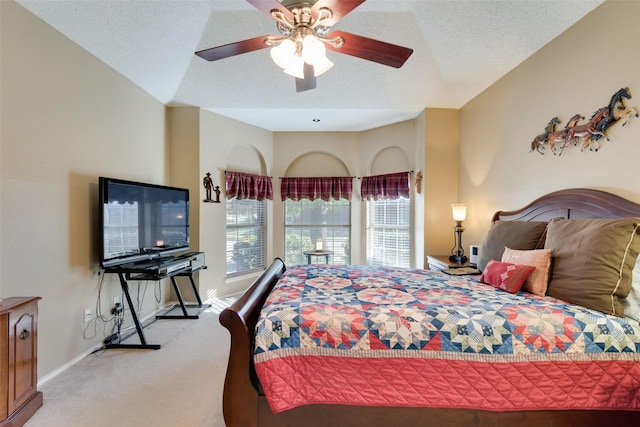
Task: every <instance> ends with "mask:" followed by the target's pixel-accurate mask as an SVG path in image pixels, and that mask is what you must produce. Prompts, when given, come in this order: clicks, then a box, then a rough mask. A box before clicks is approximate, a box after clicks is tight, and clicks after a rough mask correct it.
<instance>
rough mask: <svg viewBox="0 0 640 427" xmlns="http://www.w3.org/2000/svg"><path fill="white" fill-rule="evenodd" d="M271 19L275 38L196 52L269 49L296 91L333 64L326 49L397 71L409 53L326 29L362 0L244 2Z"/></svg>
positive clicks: (225, 54) (213, 54)
mask: <svg viewBox="0 0 640 427" xmlns="http://www.w3.org/2000/svg"><path fill="white" fill-rule="evenodd" d="M247 1H248V2H249V3H251V4H252V5H253V6H254V7H256V8H257V9H259V10H260V11H262V12H263V13H265V14H266V15H268V16H270V17H271V19H273V20H274V21H276V26H277V28H278V32H279V33H280V34H278V35H264V36H260V37H254V38H252V39H248V40H243V41H239V42H235V43H229V44H226V45H223V46H217V47H212V48H209V49H204V50H200V51H198V52H196V53H195V54H196V55H198V56H199V57H201V58H204V59H206V60H208V61H217V60H219V59H224V58H229V57H231V56H235V55H240V54H243V53H248V52H253V51H256V50H260V49H264V48H267V47H271V48H272V49H271V58H272V59H273V60H274V62H275V63H276V64H277V65H279V66H280V67H281V68H283V70H284V72H285V73H287V74H290V75H292V76H294V77H295V78H296V91H297V92H303V91H306V90H310V89H314V88H315V87H316V77H317V76H319V75H320V74H322V73H324V72H325V71H327V70H328V69H329V68H331V67H332V66H333V63H332V62H331V61H330V60H329V59H328V58H327V57H326V54H325V53H326V49H329V50H331V51H334V52H338V53H343V54H346V55H351V56H355V57H358V58H361V59H366V60H368V61H373V62H377V63H379V64H384V65H388V66H390V67H394V68H400V67H402V65H403V64H404V63H405V62H406V61H407V59H409V56H411V54H412V53H413V49H409V48H406V47H402V46H398V45H394V44H391V43H386V42H382V41H379V40H374V39H370V38H367V37H363V36H359V35H356V34H351V33H347V32H344V31H337V30H334V31H331V26H333V25H335V24H336V23H337V22H338V21H340V19H342V18H343V17H344V16H346V15H347V14H348V13H349V12H351V11H352V10H353V9H355V8H356V7H358V6H359V5H360V4H362V3H364V1H365V0H282V1H278V0H247Z"/></svg>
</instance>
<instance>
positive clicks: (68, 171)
mask: <svg viewBox="0 0 640 427" xmlns="http://www.w3.org/2000/svg"><path fill="white" fill-rule="evenodd" d="M0 8H1V9H2V22H1V31H2V33H1V43H2V45H1V54H2V58H1V59H2V75H1V91H2V100H1V104H2V107H1V111H2V116H1V120H0V121H1V123H2V132H1V138H2V139H1V146H0V147H1V150H2V158H1V159H2V164H1V169H0V173H1V186H0V188H1V192H2V203H1V205H0V209H1V219H2V221H1V223H0V224H1V225H0V230H1V231H0V232H1V234H2V240H1V241H0V254H1V258H0V259H1V265H0V297H8V296H19V295H38V296H41V297H42V298H43V299H42V301H41V303H40V321H39V335H38V340H39V349H38V350H39V357H38V362H39V366H38V371H39V377H42V376H44V375H47V374H49V373H51V372H52V371H54V370H56V369H58V368H60V367H61V366H63V365H65V364H66V363H68V362H70V361H71V360H73V359H74V358H75V357H77V356H78V355H80V354H82V353H83V352H85V351H87V350H88V349H90V348H91V347H92V346H93V345H95V344H97V343H99V342H101V341H102V339H103V338H104V336H103V325H102V324H101V323H100V324H95V323H89V324H87V323H85V322H84V316H83V309H84V307H92V308H93V309H94V310H95V306H96V300H97V295H98V286H99V283H100V282H101V281H102V280H103V276H98V275H97V274H96V272H97V271H98V268H97V263H98V260H97V253H98V250H97V236H96V234H95V230H96V227H97V211H98V208H97V206H98V205H97V182H98V176H100V175H106V176H115V177H119V178H125V179H133V180H139V181H145V182H154V183H164V182H165V180H166V170H167V155H166V151H165V144H166V142H167V134H166V120H165V107H164V106H163V105H162V104H161V103H160V102H158V101H157V100H155V99H153V98H151V97H150V96H149V95H147V94H146V93H144V92H143V91H142V90H141V89H139V88H138V87H136V86H134V85H133V84H132V83H131V82H130V81H128V80H127V79H125V78H124V77H122V76H121V75H119V74H117V73H116V72H115V71H113V70H112V69H111V68H109V67H107V66H105V65H104V64H103V63H102V62H100V61H98V60H97V59H96V58H95V57H93V56H92V55H90V54H89V53H87V52H86V51H84V50H82V49H80V48H79V47H78V46H77V45H75V44H74V43H71V42H70V41H69V40H68V39H66V38H65V37H64V36H62V35H61V34H60V33H58V32H57V31H54V30H53V29H51V28H50V27H49V26H48V25H46V24H44V23H43V22H42V21H40V20H39V19H38V18H35V17H34V16H33V15H31V14H30V13H28V12H27V11H26V10H24V9H23V8H22V7H20V6H18V5H16V4H15V3H13V2H7V1H2V2H0ZM111 276H112V275H108V276H107V277H104V293H103V297H104V301H103V306H102V310H103V312H104V313H105V314H106V315H107V316H109V308H110V307H111V305H112V301H113V299H112V297H113V296H114V295H119V294H120V286H119V282H118V281H117V278H116V277H111ZM165 288H166V286H165ZM149 294H150V295H153V292H149ZM157 306H158V303H156V301H155V299H154V298H148V299H147V300H146V301H145V305H144V307H143V315H145V314H147V315H148V314H149V313H151V312H152V311H153V310H155V308H156V307H157ZM94 326H96V328H94Z"/></svg>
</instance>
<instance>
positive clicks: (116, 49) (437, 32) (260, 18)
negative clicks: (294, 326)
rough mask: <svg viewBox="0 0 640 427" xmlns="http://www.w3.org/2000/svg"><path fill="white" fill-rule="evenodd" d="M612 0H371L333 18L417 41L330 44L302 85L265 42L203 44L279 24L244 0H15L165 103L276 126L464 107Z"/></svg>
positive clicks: (357, 126)
mask: <svg viewBox="0 0 640 427" xmlns="http://www.w3.org/2000/svg"><path fill="white" fill-rule="evenodd" d="M274 1H275V0H274ZM603 1H604V0H571V1H566V0H491V1H489V0H441V1H436V0H367V1H366V2H365V3H363V4H362V5H360V6H358V7H357V8H356V9H354V10H353V11H352V12H351V13H350V14H348V15H347V16H346V17H344V18H343V19H342V20H341V21H340V22H339V23H338V24H336V25H335V26H334V27H333V28H334V29H340V30H343V31H347V32H350V33H355V34H358V35H362V36H365V37H369V38H373V39H378V40H382V41H386V42H390V43H394V44H399V45H402V46H406V47H410V48H412V49H413V50H414V53H413V55H412V56H411V57H410V58H409V60H408V61H407V63H406V64H405V65H404V66H403V67H402V68H400V69H395V68H391V67H387V66H384V65H380V64H377V63H374V62H370V61H366V60H362V59H358V58H354V57H351V56H347V55H342V54H338V53H335V52H328V54H327V56H329V58H330V59H331V60H332V61H333V62H334V63H335V66H334V67H333V68H332V69H331V70H329V71H328V72H327V73H326V74H324V75H322V76H320V77H318V81H317V88H316V89H314V90H311V91H308V92H301V93H297V92H296V91H295V81H294V78H293V77H290V76H289V75H286V74H284V73H283V72H282V71H281V69H280V68H278V67H277V66H276V65H275V64H274V63H273V62H272V61H271V58H270V56H269V50H268V49H262V50H259V51H256V52H251V53H247V54H243V55H239V56H236V57H232V58H227V59H223V60H219V61H216V62H208V61H205V60H203V59H201V58H199V57H197V56H195V55H194V52H195V51H197V50H202V49H206V48H209V47H214V46H219V45H222V44H226V43H231V42H235V41H239V40H245V39H249V38H253V37H257V36H261V35H266V34H276V33H277V30H276V27H275V24H274V22H273V21H272V20H271V19H269V17H267V16H266V15H264V14H263V13H262V12H260V11H258V10H257V9H255V8H254V7H253V6H251V5H250V4H249V3H247V2H246V1H244V0H207V1H197V0H153V1H136V0H117V1H112V0H46V1H41V0H40V1H36V0H17V2H18V3H19V4H20V5H22V6H23V7H25V8H26V9H28V10H29V11H30V12H32V13H33V14H35V15H36V16H38V17H40V18H41V19H42V20H44V21H45V22H47V23H48V24H49V25H51V26H52V27H54V28H56V29H57V30H58V31H60V32H61V33H63V34H65V35H66V36H67V37H68V38H70V39H71V40H73V41H74V42H75V43H77V44H78V45H80V46H82V47H83V48H84V49H86V50H87V51H89V52H90V53H92V54H93V55H95V56H96V57H98V58H99V59H100V60H102V61H103V62H105V63H106V64H108V65H109V66H111V67H112V68H113V69H115V70H116V71H118V72H119V73H121V74H122V75H124V76H126V77H127V78H128V79H130V80H131V81H132V82H134V83H135V84H136V85H138V86H139V87H141V88H142V89H144V90H145V91H146V92H148V93H149V94H151V95H152V96H154V97H155V98H157V99H158V100H159V101H161V102H162V103H164V104H166V105H171V106H198V107H201V108H204V109H206V110H210V111H213V112H216V113H218V114H221V115H223V116H227V117H231V118H233V119H236V120H239V121H242V122H246V123H250V124H253V125H255V126H259V127H261V128H264V129H268V130H271V131H361V130H366V129H370V128H375V127H379V126H383V125H386V124H390V123H395V122H399V121H403V120H407V119H411V118H414V117H416V115H417V114H419V113H420V112H421V111H422V110H423V109H424V108H427V107H430V108H460V107H462V106H463V105H464V104H465V103H467V102H468V101H469V100H471V99H472V98H473V97H475V96H476V95H478V94H479V93H480V92H482V91H483V90H484V89H486V88H487V87H489V86H490V85H491V84H493V83H494V82H495V81H497V80H498V79H500V78H501V77H502V76H503V75H505V74H506V73H507V72H509V71H510V70H511V69H513V68H514V67H516V66H517V65H518V64H520V63H521V62H522V61H524V60H525V59H526V58H528V57H529V56H531V55H532V54H533V53H535V52H536V51H537V50H538V49H540V48H541V47H543V46H544V45H545V44H547V43H548V42H550V41H551V40H552V39H554V38H555V37H556V36H558V35H559V34H560V33H562V32H563V31H565V30H566V29H567V28H569V27H570V26H571V25H573V24H574V23H575V22H577V21H578V20H580V19H581V18H582V17H583V16H584V15H586V14H587V13H589V12H590V11H591V10H593V9H594V8H595V7H597V6H598V5H599V4H601V3H602V2H603ZM313 119H319V120H320V121H318V122H315V121H313Z"/></svg>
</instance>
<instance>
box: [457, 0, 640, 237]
mask: <svg viewBox="0 0 640 427" xmlns="http://www.w3.org/2000/svg"><path fill="white" fill-rule="evenodd" d="M639 16H640V2H630V1H629V2H625V1H607V2H605V3H603V4H602V5H601V6H599V7H598V8H596V9H595V10H594V11H592V12H591V13H589V14H588V15H587V16H586V17H585V18H584V19H582V20H581V21H579V22H578V23H577V24H575V25H574V26H573V27H571V28H569V29H568V30H567V31H566V32H564V33H563V34H561V35H560V36H559V37H557V38H556V39H555V40H553V41H552V42H551V43H549V44H548V45H547V46H545V47H544V48H542V49H541V50H540V51H538V52H537V53H536V54H535V55H533V56H532V57H531V58H529V59H528V60H526V61H525V62H524V63H522V64H521V65H520V66H518V67H517V68H516V69H514V70H513V71H511V72H510V73H509V74H507V75H506V76H505V77H504V78H502V79H501V80H499V81H498V82H497V83H495V84H494V85H493V86H492V87H490V88H489V89H487V90H486V91H484V92H483V93H482V94H480V95H479V96H477V97H476V98H475V99H473V100H472V101H470V102H469V103H468V104H467V105H465V106H464V107H463V108H462V109H461V112H460V129H461V134H460V176H459V179H460V200H462V201H466V202H468V203H469V209H468V212H467V221H465V228H466V229H467V231H466V232H465V241H466V242H470V243H472V242H481V241H482V239H483V237H484V235H485V233H486V231H487V230H488V228H489V225H490V224H489V222H490V219H491V215H492V214H493V213H494V212H495V211H497V210H499V209H517V208H520V207H523V206H524V205H525V204H526V203H528V202H530V201H531V200H533V199H534V198H536V197H538V196H541V195H543V194H546V193H549V192H551V191H555V190H559V189H563V188H572V187H590V188H597V189H603V190H607V191H611V192H613V193H616V194H619V195H621V196H623V197H626V198H629V199H631V200H633V201H635V202H640V190H639V189H638V180H639V178H640V175H639V174H638V170H639V169H638V158H640V118H635V117H634V118H632V119H631V121H630V122H629V124H628V125H626V126H624V127H623V126H622V125H621V123H617V124H615V125H613V126H612V127H611V128H610V130H609V131H608V133H609V135H610V137H611V141H604V142H603V144H602V148H601V149H600V150H599V151H598V152H591V151H587V152H581V151H580V149H579V148H578V147H570V148H567V149H566V150H565V151H564V153H563V154H562V155H561V156H558V155H556V156H554V155H553V154H552V153H551V152H550V150H549V148H547V149H546V150H545V154H544V155H540V154H538V153H536V152H533V153H530V152H529V150H530V144H531V141H532V140H533V138H534V137H535V136H536V135H538V134H540V133H542V132H543V130H544V127H545V125H546V124H547V122H548V121H549V120H550V119H551V118H552V117H554V116H558V117H559V118H560V119H561V120H562V123H561V124H560V125H559V126H558V129H560V128H561V127H564V125H565V123H566V121H567V119H569V118H570V117H571V116H573V115H574V114H576V113H580V114H582V115H583V116H585V117H587V118H589V117H591V115H592V114H593V112H594V111H596V110H597V109H598V108H600V107H604V106H605V105H607V104H608V103H609V100H610V98H611V96H612V95H613V94H614V93H615V92H616V91H617V90H618V89H620V88H621V87H629V89H630V91H631V94H632V96H633V98H631V99H630V100H627V101H626V105H627V106H628V107H636V108H640V55H638V40H640V25H638V17H639Z"/></svg>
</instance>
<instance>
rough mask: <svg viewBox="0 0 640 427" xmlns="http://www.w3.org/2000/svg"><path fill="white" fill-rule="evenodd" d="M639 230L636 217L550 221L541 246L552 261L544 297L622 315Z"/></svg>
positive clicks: (639, 246)
mask: <svg viewBox="0 0 640 427" xmlns="http://www.w3.org/2000/svg"><path fill="white" fill-rule="evenodd" d="M639 229H640V218H621V219H553V220H552V221H551V222H550V223H549V229H548V231H547V240H546V243H545V249H551V250H552V251H553V257H554V265H553V270H552V272H551V280H550V281H549V287H548V289H547V295H550V296H552V297H556V298H559V299H561V300H564V301H567V302H570V303H573V304H578V305H581V306H583V307H587V308H590V309H592V310H598V311H601V312H603V313H606V314H613V315H615V316H624V307H623V306H622V300H623V299H624V298H626V297H627V295H628V294H629V291H630V290H631V276H632V271H633V269H634V266H635V264H636V259H637V258H638V253H639V252H640V236H639V235H638V233H639Z"/></svg>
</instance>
